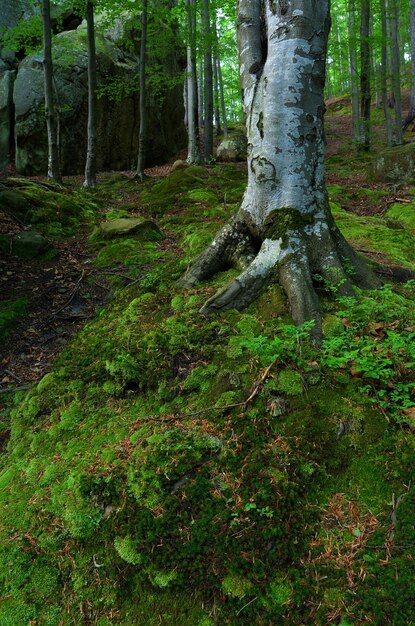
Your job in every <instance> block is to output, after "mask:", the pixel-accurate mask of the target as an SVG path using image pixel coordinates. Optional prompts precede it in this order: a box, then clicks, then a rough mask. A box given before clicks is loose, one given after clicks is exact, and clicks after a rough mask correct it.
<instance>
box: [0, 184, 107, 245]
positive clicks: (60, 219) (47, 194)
mask: <svg viewBox="0 0 415 626" xmlns="http://www.w3.org/2000/svg"><path fill="white" fill-rule="evenodd" d="M7 180H8V182H9V184H10V189H6V190H4V191H2V192H1V193H0V206H1V205H2V204H3V205H5V208H6V210H7V211H10V210H11V211H12V213H13V214H14V215H16V217H18V218H19V219H20V220H21V221H23V222H24V223H27V224H32V225H33V226H35V227H36V229H37V230H39V231H40V232H41V233H42V234H45V235H47V236H49V237H62V236H68V235H73V234H74V233H75V232H76V231H77V230H79V229H80V228H82V227H85V226H89V225H90V224H92V223H94V221H95V220H96V218H97V212H98V205H97V203H96V202H95V201H94V200H93V199H92V198H91V197H90V196H89V195H88V193H87V192H85V191H84V190H76V191H69V190H68V189H63V188H62V187H60V186H58V185H53V184H50V183H48V184H47V185H43V184H40V183H36V182H33V181H29V180H26V179H7Z"/></svg>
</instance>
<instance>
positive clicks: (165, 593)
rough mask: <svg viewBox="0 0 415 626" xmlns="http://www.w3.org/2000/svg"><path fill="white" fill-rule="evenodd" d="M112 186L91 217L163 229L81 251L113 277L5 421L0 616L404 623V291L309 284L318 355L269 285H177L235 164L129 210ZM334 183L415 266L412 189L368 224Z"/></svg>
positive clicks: (183, 173)
mask: <svg viewBox="0 0 415 626" xmlns="http://www.w3.org/2000/svg"><path fill="white" fill-rule="evenodd" d="M128 184H130V183H128ZM124 185H125V180H124V181H122V180H121V182H120V180H118V181H117V180H115V181H114V180H113V181H111V179H110V178H108V180H107V181H106V182H105V181H104V187H103V190H101V191H100V192H98V193H105V194H109V195H111V194H113V197H114V198H115V199H116V198H117V194H121V196H120V198H119V200H120V202H118V205H117V206H118V208H117V209H116V210H115V209H114V205H112V207H111V211H113V212H112V213H111V214H110V215H107V217H108V216H109V217H111V216H112V217H114V218H118V217H122V216H123V215H124V213H123V214H122V215H121V214H120V211H121V212H123V211H124V212H126V214H127V215H128V214H130V213H131V210H136V209H137V208H138V210H139V211H140V212H141V213H142V214H143V215H144V216H146V217H149V218H151V219H155V220H156V221H157V223H158V225H159V227H160V228H161V230H162V232H163V234H164V238H163V239H162V240H160V241H145V242H143V241H138V240H135V239H134V238H131V239H127V240H125V239H124V240H120V241H119V242H114V241H111V242H108V241H106V242H104V241H103V242H98V243H97V242H95V243H94V246H95V248H94V249H95V251H96V263H97V264H98V266H99V267H100V268H103V269H107V270H108V272H116V271H118V272H120V271H121V270H122V271H123V272H129V273H130V276H131V280H130V281H129V282H128V284H127V285H126V284H125V282H122V283H121V282H117V280H118V279H117V278H114V291H113V296H112V299H111V301H110V303H109V304H108V305H107V306H106V307H105V308H102V309H100V310H98V311H97V314H96V316H95V318H94V319H92V320H90V321H89V322H88V323H87V325H86V326H85V327H84V328H83V330H82V331H81V332H80V333H79V334H78V335H77V337H76V339H74V340H73V341H72V342H71V343H70V344H69V345H68V346H67V347H66V349H65V350H64V352H62V354H61V355H60V356H59V357H58V359H57V360H56V362H55V364H54V367H53V370H52V371H51V372H50V373H49V374H47V375H46V376H45V377H44V378H43V379H42V380H41V381H40V382H39V383H38V385H37V386H36V387H35V388H34V389H32V390H31V391H30V392H29V393H23V392H21V393H19V394H16V395H15V396H14V398H13V400H11V401H10V406H9V408H8V410H7V411H6V412H5V414H4V415H3V418H2V419H3V427H2V428H3V430H6V429H7V430H8V429H9V428H10V429H11V435H10V440H9V442H8V444H7V448H4V449H3V453H2V456H1V474H0V510H1V514H0V516H1V523H0V537H1V544H0V554H1V563H2V567H1V569H0V589H1V602H0V624H1V625H2V626H20V625H22V626H23V625H28V624H47V625H48V626H60V625H63V626H67V625H68V626H69V625H70V624H96V625H99V626H110V625H123V626H132V625H134V626H152V625H154V626H156V625H159V624H162V625H163V626H215V625H218V626H224V625H226V624H229V625H232V626H233V625H239V624H247V625H257V626H278V625H280V624H281V625H288V626H291V625H292V626H294V625H296V626H297V625H300V624H304V625H309V624H310V625H311V624H316V625H321V626H322V625H326V624H333V625H334V624H337V625H338V624H342V625H343V626H346V625H349V626H352V625H357V624H377V625H378V626H383V625H385V624H393V625H394V626H404V625H408V624H413V623H415V608H414V607H415V560H414V558H415V530H414V506H415V487H414V485H413V477H414V469H415V467H414V466H415V438H414V433H415V408H414V407H415V397H414V369H413V366H414V363H415V349H414V345H415V341H414V339H415V327H414V318H415V316H414V313H415V311H414V308H415V304H414V295H415V287H414V283H413V282H409V283H405V284H400V285H392V286H386V287H385V288H384V289H381V290H378V291H376V292H373V293H365V294H363V293H358V292H356V297H355V298H353V299H350V298H349V299H341V298H338V297H337V294H335V293H334V294H327V293H325V292H324V289H323V287H324V285H322V288H321V298H322V300H323V305H324V308H325V311H326V313H327V316H326V319H325V323H324V331H325V338H324V342H323V346H322V348H321V349H320V350H317V349H316V348H314V347H313V346H312V345H310V344H309V341H308V339H307V337H308V334H307V329H298V328H296V327H294V326H292V324H291V320H290V317H289V314H288V311H287V306H286V301H285V297H284V295H283V293H282V291H281V289H280V288H279V287H278V286H274V287H271V288H270V289H269V290H268V291H267V292H266V293H264V294H263V295H262V296H261V298H260V299H259V300H258V302H256V303H255V304H253V305H251V306H250V307H249V308H248V309H247V310H245V311H243V312H237V311H228V312H226V313H225V314H222V315H220V316H208V317H203V316H201V315H200V314H199V312H198V311H199V308H200V306H201V304H202V303H203V302H204V300H205V299H206V298H207V297H208V296H209V295H211V294H212V293H213V291H214V290H215V289H216V288H217V287H218V286H219V285H222V284H223V282H224V281H225V280H227V279H228V278H229V275H230V274H232V270H229V272H226V273H224V274H222V275H219V276H217V277H216V278H215V279H214V280H212V281H210V282H207V283H204V284H201V285H199V286H198V287H197V288H195V289H191V290H187V291H185V292H182V291H180V290H179V289H178V288H177V286H176V280H177V279H178V278H179V277H180V275H181V274H182V273H183V271H184V270H185V269H186V267H187V264H188V263H189V261H190V259H191V258H193V257H194V255H196V254H197V253H198V252H200V251H201V250H202V249H203V247H204V245H206V243H207V242H208V241H209V240H210V238H211V237H212V235H213V234H214V233H215V232H216V230H217V228H218V226H219V225H220V224H222V223H223V222H224V221H225V220H226V219H227V217H228V216H229V215H230V214H231V213H232V212H233V211H234V210H235V209H236V208H237V206H238V203H239V202H240V199H241V195H242V192H243V189H244V185H245V181H244V175H243V173H241V171H240V170H238V169H236V168H234V167H233V166H232V165H230V166H220V167H219V166H218V167H211V168H207V169H205V168H200V167H192V168H188V169H186V170H179V171H176V172H173V173H172V174H171V175H170V176H169V177H167V178H165V179H162V180H160V181H157V182H154V181H150V182H149V183H146V184H145V187H144V188H140V191H139V198H138V200H137V201H136V202H134V203H133V205H131V206H130V205H129V203H128V199H127V200H126V199H125V197H123V196H122V194H123V189H124ZM131 185H132V183H131ZM134 189H135V187H134V188H133V186H132V187H131V193H132V192H133V191H134ZM134 193H136V192H135V191H134ZM336 194H337V195H336ZM346 194H347V189H344V195H346ZM331 195H332V201H333V208H334V213H335V217H336V219H337V221H338V223H339V226H340V228H341V229H342V230H343V232H344V233H345V235H346V236H347V237H349V238H350V239H352V241H353V242H354V243H355V244H356V245H357V246H358V247H361V248H364V249H368V250H372V251H380V252H381V253H382V261H383V262H385V260H386V261H387V262H389V263H390V264H392V265H402V266H405V267H407V268H409V269H411V268H413V269H415V267H414V266H415V257H414V252H413V251H414V249H415V246H414V243H415V238H414V237H415V236H414V230H413V222H412V221H411V220H412V218H411V216H410V210H409V209H410V205H409V204H408V203H403V204H399V203H398V206H393V207H391V209H390V212H391V215H390V216H389V217H388V216H387V215H383V216H381V215H378V216H376V215H373V216H365V215H356V214H352V213H350V212H346V211H344V210H343V208H342V206H341V197H342V194H341V189H340V190H339V189H337V190H336V189H331ZM249 398H251V399H250V400H248V399H249ZM0 434H1V433H0Z"/></svg>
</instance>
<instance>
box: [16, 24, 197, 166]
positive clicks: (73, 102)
mask: <svg viewBox="0 0 415 626" xmlns="http://www.w3.org/2000/svg"><path fill="white" fill-rule="evenodd" d="M169 62H171V61H169ZM54 64H55V84H56V95H57V101H58V107H59V118H60V119H59V122H60V124H59V126H60V146H61V165H62V171H63V173H64V174H76V173H81V172H82V171H83V169H84V162H85V155H86V142H87V136H86V127H87V114H88V107H87V53H86V31H85V28H84V27H83V26H81V27H79V28H78V29H77V30H76V31H69V32H64V33H61V34H60V35H58V36H57V37H56V38H55V40H54ZM97 64H98V75H99V87H100V92H101V97H100V98H99V100H98V112H97V134H98V141H97V145H98V153H97V167H98V169H99V170H109V169H114V170H121V169H130V168H131V167H133V165H134V163H135V161H136V157H137V151H138V128H139V113H138V112H139V107H138V97H139V94H138V90H137V89H136V86H137V84H138V63H137V60H136V57H134V56H133V55H130V54H129V53H127V52H125V51H123V50H121V49H120V48H119V47H117V46H116V45H115V44H114V43H113V42H112V41H110V40H109V39H108V38H104V37H100V38H98V39H97ZM175 69H176V71H177V66H176V68H175ZM114 96H115V97H114ZM14 106H15V115H16V118H15V137H16V168H17V170H18V171H19V172H20V173H22V174H25V175H33V174H44V173H45V171H46V169H47V138H46V128H45V117H44V104H43V68H42V57H41V55H34V56H31V57H28V58H26V59H25V60H24V61H23V62H22V63H21V65H20V67H19V72H18V75H17V78H16V82H15V88H14ZM148 115H149V120H148V129H149V140H148V161H147V164H148V165H149V166H150V165H154V164H156V163H161V162H163V161H165V160H166V159H167V158H169V157H170V156H171V155H173V154H174V153H175V152H176V151H177V150H178V149H180V148H181V147H182V146H183V145H184V143H185V141H186V138H185V129H184V124H183V104H182V97H181V89H180V87H179V86H177V87H173V88H170V89H169V90H167V92H166V93H164V94H163V99H162V101H161V103H160V100H156V99H155V98H153V99H152V101H150V102H149V103H148Z"/></svg>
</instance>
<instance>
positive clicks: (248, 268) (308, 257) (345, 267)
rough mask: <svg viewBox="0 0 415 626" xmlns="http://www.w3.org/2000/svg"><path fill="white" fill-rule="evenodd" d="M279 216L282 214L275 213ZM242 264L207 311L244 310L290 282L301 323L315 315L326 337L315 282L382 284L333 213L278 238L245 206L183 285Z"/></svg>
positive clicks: (348, 286)
mask: <svg viewBox="0 0 415 626" xmlns="http://www.w3.org/2000/svg"><path fill="white" fill-rule="evenodd" d="M275 219H278V216H276V217H275ZM230 267H236V268H238V269H239V270H240V274H239V275H238V276H237V277H236V278H234V279H233V280H232V281H231V282H230V283H229V284H228V285H226V286H225V287H223V288H221V289H219V291H217V293H216V294H214V295H213V296H212V297H211V298H209V300H207V301H206V302H205V304H204V305H203V307H202V308H201V310H200V311H201V313H210V312H212V311H223V310H226V309H230V308H235V309H238V310H241V309H243V308H245V307H246V306H248V305H249V304H251V302H253V301H254V300H255V299H256V298H257V297H258V296H259V294H260V293H261V291H263V289H264V288H265V287H266V286H267V285H269V284H270V283H272V282H279V283H280V284H281V285H282V287H283V288H284V290H285V292H286V294H287V297H288V301H289V305H290V309H291V314H292V317H293V320H294V322H295V323H296V324H298V325H300V324H303V323H304V322H305V321H310V320H314V322H315V325H314V330H313V331H312V334H313V335H314V337H315V339H316V340H317V341H319V340H320V338H321V321H322V311H321V307H320V303H319V298H318V296H317V293H316V291H315V288H314V283H316V282H317V283H321V282H323V284H324V285H325V286H326V287H328V288H330V289H333V290H336V292H337V293H339V294H341V295H352V294H353V283H355V284H356V285H358V286H359V287H361V288H363V289H372V288H376V287H378V286H379V284H380V281H379V279H378V278H377V277H376V276H375V275H374V274H373V273H372V272H371V271H370V270H369V269H368V267H367V266H366V264H365V263H364V261H363V260H362V259H360V257H359V256H358V255H357V254H356V253H355V251H354V250H353V249H352V248H351V247H350V245H349V244H348V243H347V242H346V240H345V239H344V238H343V236H342V235H341V234H340V232H339V230H338V229H337V227H336V225H335V224H334V222H333V220H332V218H331V216H330V215H326V216H325V219H323V220H320V221H317V220H315V221H314V224H312V225H310V226H307V227H306V228H303V229H302V230H301V231H300V230H287V232H286V233H285V234H284V236H283V237H281V238H278V239H274V238H267V237H266V236H265V235H262V237H259V236H258V233H257V232H255V231H254V229H253V228H250V227H249V225H248V224H247V222H246V220H244V219H243V213H242V212H241V211H240V212H239V213H238V214H237V215H236V216H235V217H234V218H233V219H232V220H231V221H230V222H229V223H228V224H226V226H224V227H223V228H222V229H221V230H220V231H219V233H218V235H217V236H216V237H215V239H214V240H213V241H212V243H211V244H210V245H209V246H208V247H207V248H206V249H205V250H204V251H203V252H202V253H201V254H200V255H199V257H197V258H196V259H195V261H194V262H193V263H192V264H191V265H190V267H189V268H188V270H187V272H186V274H185V275H184V276H183V277H182V279H181V281H180V285H181V286H182V287H192V286H194V285H195V284H196V283H197V282H199V281H201V280H205V279H207V278H210V277H211V276H213V275H214V274H216V273H218V272H220V271H223V270H226V269H228V268H230Z"/></svg>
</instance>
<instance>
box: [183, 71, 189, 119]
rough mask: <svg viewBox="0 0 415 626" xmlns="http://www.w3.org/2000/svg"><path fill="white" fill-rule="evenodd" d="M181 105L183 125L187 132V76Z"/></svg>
mask: <svg viewBox="0 0 415 626" xmlns="http://www.w3.org/2000/svg"><path fill="white" fill-rule="evenodd" d="M183 103H184V125H185V128H186V130H188V129H189V118H188V115H187V109H188V106H189V96H188V93H187V76H186V78H185V81H184V85H183Z"/></svg>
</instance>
